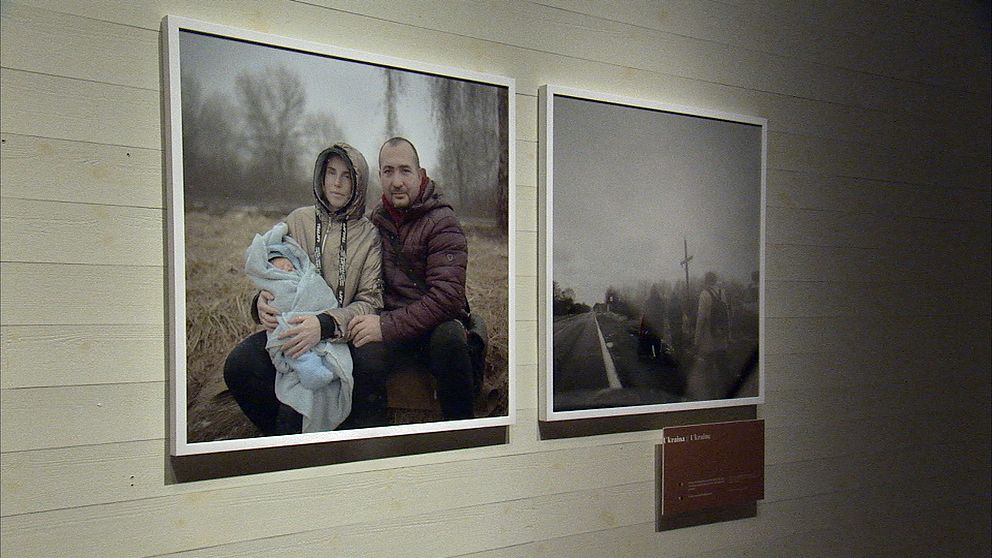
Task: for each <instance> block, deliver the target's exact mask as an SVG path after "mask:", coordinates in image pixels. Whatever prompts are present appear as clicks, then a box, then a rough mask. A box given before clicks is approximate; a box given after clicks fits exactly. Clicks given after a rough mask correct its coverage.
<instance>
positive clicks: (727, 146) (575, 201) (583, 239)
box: [552, 95, 761, 304]
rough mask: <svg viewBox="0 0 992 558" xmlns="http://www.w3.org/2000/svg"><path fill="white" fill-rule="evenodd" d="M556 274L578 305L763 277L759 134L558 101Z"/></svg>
mask: <svg viewBox="0 0 992 558" xmlns="http://www.w3.org/2000/svg"><path fill="white" fill-rule="evenodd" d="M553 119H554V137H553V150H554V153H553V160H554V177H553V189H554V190H553V194H554V199H553V241H554V242H553V245H554V247H553V254H554V255H553V262H552V265H553V270H552V277H553V279H554V280H556V281H558V282H559V284H560V285H561V287H562V288H568V287H571V288H573V289H574V290H575V294H576V301H578V302H585V303H587V304H593V303H595V302H601V301H602V300H603V296H604V294H605V292H606V289H607V288H608V287H609V286H610V285H613V286H615V287H621V286H622V285H625V284H626V285H631V286H635V285H636V284H637V282H639V281H642V280H647V281H650V282H656V281H660V280H668V281H670V282H671V283H672V284H674V283H675V282H676V281H678V280H679V279H684V278H685V272H684V271H683V268H682V267H681V266H680V265H679V262H680V261H681V260H682V259H683V241H682V239H683V236H684V237H685V238H686V240H687V241H688V245H689V254H690V255H691V256H692V258H693V259H692V261H691V263H690V265H689V272H690V275H691V276H693V277H697V276H701V275H702V274H703V273H705V272H706V271H715V272H717V274H718V275H719V276H720V279H721V280H726V279H734V280H736V281H738V282H740V283H742V284H744V285H746V284H748V282H749V281H750V277H751V273H752V272H753V271H757V270H758V269H759V257H760V256H759V238H760V221H761V128H760V127H759V126H755V125H750V124H742V123H738V122H728V121H721V120H713V119H706V118H701V117H696V116H687V115H684V114H677V113H666V112H661V111H656V110H648V109H642V108H636V107H630V106H622V105H614V104H609V103H604V102H598V101H590V100H584V99H575V98H570V97H564V96H561V95H556V96H555V98H554V114H553Z"/></svg>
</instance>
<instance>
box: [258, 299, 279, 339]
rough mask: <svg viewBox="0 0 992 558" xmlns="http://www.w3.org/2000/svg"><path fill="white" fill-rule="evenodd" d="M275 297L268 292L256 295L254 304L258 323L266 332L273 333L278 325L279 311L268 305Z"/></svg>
mask: <svg viewBox="0 0 992 558" xmlns="http://www.w3.org/2000/svg"><path fill="white" fill-rule="evenodd" d="M274 298H275V295H273V294H272V293H270V292H269V291H262V292H260V293H258V302H257V303H256V304H255V308H256V309H257V310H258V321H260V322H262V327H264V328H265V329H266V330H267V331H273V330H274V329H275V328H276V326H278V325H279V320H278V319H277V317H278V316H279V309H278V308H276V307H275V306H272V305H271V304H270V303H271V302H272V299H274Z"/></svg>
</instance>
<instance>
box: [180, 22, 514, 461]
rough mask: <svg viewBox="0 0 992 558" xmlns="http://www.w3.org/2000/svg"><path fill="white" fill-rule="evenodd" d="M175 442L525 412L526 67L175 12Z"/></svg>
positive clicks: (270, 443) (360, 429) (374, 428)
mask: <svg viewBox="0 0 992 558" xmlns="http://www.w3.org/2000/svg"><path fill="white" fill-rule="evenodd" d="M162 31H163V32H162V37H163V38H162V41H163V43H162V48H163V56H162V72H163V83H164V87H165V90H164V92H163V97H164V112H163V119H164V123H163V124H164V128H165V161H166V162H165V170H166V172H165V174H166V176H165V180H166V186H167V201H166V209H167V213H168V216H167V226H168V229H169V230H168V238H169V242H168V259H167V261H168V276H169V279H170V282H169V297H170V304H169V308H170V324H169V336H170V347H171V354H170V368H171V370H170V374H171V398H172V401H171V423H172V424H171V429H172V431H171V442H172V443H171V451H172V454H173V455H176V456H184V455H193V454H208V453H214V452H224V451H232V450H247V449H255V448H270V447H276V446H289V445H298V444H307V443H317V442H335V441H345V440H361V439H366V438H378V437H394V436H402V435H407V434H420V433H439V432H444V431H455V430H466V429H479V428H487V427H499V426H505V425H509V424H511V423H512V422H513V420H514V389H513V386H514V371H513V368H514V365H513V363H514V358H513V336H514V304H513V296H514V293H513V280H512V278H513V275H514V270H513V266H514V263H513V262H514V253H513V251H514V215H513V207H514V202H513V200H514V197H515V186H514V172H513V169H514V139H515V132H514V122H515V116H514V112H515V111H514V82H513V80H512V79H509V78H506V77H501V76H496V75H490V74H483V73H478V72H473V71H468V70H462V69H458V68H450V67H442V66H436V65H432V64H426V63H420V62H415V61H410V60H403V59H398V58H393V57H389V56H381V55H376V54H369V53H364V52H357V51H353V50H347V49H343V48H338V47H335V46H331V45H325V44H319V43H313V42H307V41H301V40H295V39H291V38H287V37H279V36H274V35H268V34H263V33H257V32H253V31H248V30H242V29H234V28H230V27H225V26H221V25H215V24H210V23H206V22H200V21H194V20H189V19H185V18H181V17H174V16H168V17H166V18H165V19H164V20H163V23H162Z"/></svg>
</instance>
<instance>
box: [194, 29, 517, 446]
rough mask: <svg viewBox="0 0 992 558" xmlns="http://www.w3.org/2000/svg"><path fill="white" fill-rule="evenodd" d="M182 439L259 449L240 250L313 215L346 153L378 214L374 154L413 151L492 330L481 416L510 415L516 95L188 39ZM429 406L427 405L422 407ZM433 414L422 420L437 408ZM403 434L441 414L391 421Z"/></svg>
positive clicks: (415, 413) (423, 412) (411, 413)
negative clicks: (241, 383)
mask: <svg viewBox="0 0 992 558" xmlns="http://www.w3.org/2000/svg"><path fill="white" fill-rule="evenodd" d="M179 35H180V48H179V51H180V75H181V100H182V102H181V107H182V163H183V184H182V188H183V200H184V211H183V230H184V233H185V236H184V241H185V263H186V270H185V271H186V293H185V295H186V336H187V339H186V344H187V362H186V370H187V371H186V384H187V390H186V392H187V401H188V405H187V424H188V436H189V440H190V441H191V442H198V441H210V440H221V439H236V438H247V437H253V436H257V435H259V434H260V433H259V432H258V431H257V430H255V429H254V427H253V426H252V424H251V423H250V422H249V421H248V420H247V418H246V417H245V415H244V413H242V412H241V411H240V409H239V408H238V407H237V404H236V403H235V402H234V400H233V398H232V397H231V395H230V393H229V392H228V391H227V389H226V385H225V383H224V380H223V377H222V369H223V363H224V359H225V358H226V356H227V354H228V353H229V352H230V351H231V349H232V348H233V347H234V346H235V345H236V344H237V343H238V342H240V340H241V339H243V338H244V337H245V336H247V335H249V334H250V333H252V332H253V331H254V330H255V328H256V327H257V326H256V325H255V324H254V323H252V320H251V318H250V311H249V305H250V304H251V301H252V297H253V295H254V294H255V287H254V286H253V285H252V284H251V282H250V281H249V280H248V278H247V277H246V276H245V274H244V265H245V249H246V248H247V247H248V245H249V243H250V242H251V240H252V238H253V236H254V235H255V234H256V233H262V232H265V231H266V230H268V229H269V228H271V227H272V226H273V225H274V224H275V223H276V222H278V221H279V220H281V219H283V218H284V217H285V216H286V215H287V214H288V213H289V212H290V211H291V210H293V209H295V208H297V207H301V206H306V205H312V204H313V203H314V200H313V193H312V192H313V173H314V161H315V159H316V157H317V154H318V153H320V152H321V151H322V150H323V149H325V148H327V147H330V146H331V145H333V144H334V143H337V142H341V141H344V142H347V143H349V144H351V145H352V146H354V147H356V148H357V149H358V150H360V151H361V152H362V153H363V154H364V156H365V158H366V160H367V161H368V165H369V175H370V176H369V187H368V192H367V194H366V202H367V204H366V211H367V212H371V211H372V210H373V209H374V208H375V207H376V206H377V205H378V204H379V202H380V198H381V192H382V190H381V187H380V186H379V180H378V160H377V158H378V150H379V146H380V145H381V144H382V143H383V142H384V141H385V140H386V139H388V138H390V137H393V136H404V137H406V138H408V139H410V140H411V141H412V142H413V143H414V145H415V146H416V147H417V150H418V152H419V155H420V162H421V165H422V166H423V167H424V168H425V169H426V170H427V172H428V175H429V176H430V177H431V178H433V179H434V180H435V182H436V183H437V184H438V185H439V189H440V191H442V192H443V193H444V196H445V199H446V200H447V201H448V202H449V203H451V205H452V206H453V207H454V208H455V211H456V213H457V215H458V217H459V220H460V221H461V223H462V226H463V228H464V230H465V234H466V237H467V238H468V244H469V263H468V276H467V280H466V291H467V296H468V299H469V303H470V305H471V309H472V312H473V314H474V315H477V316H480V317H481V318H482V319H484V320H485V322H486V324H487V326H488V335H489V350H488V354H487V359H486V370H485V378H484V380H483V386H482V387H481V389H480V390H479V395H478V397H477V401H476V416H477V417H485V416H505V415H506V414H507V413H508V407H507V405H508V390H509V381H508V374H509V367H508V350H509V347H508V325H509V324H508V298H509V297H508V288H509V278H508V269H509V266H508V252H509V241H508V238H509V237H508V230H507V227H508V222H509V219H508V215H509V213H508V212H509V203H510V202H509V191H508V188H509V170H508V154H509V141H508V137H509V136H508V132H509V131H508V126H509V119H508V102H509V101H510V99H509V98H508V94H509V89H508V88H507V87H502V86H497V85H492V84H485V83H477V82H472V81H468V80H464V79H458V78H451V77H445V76H436V75H430V74H426V73H421V72H415V71H410V70H404V69H396V68H387V67H384V66H380V65H376V64H371V63H366V62H360V61H355V60H349V59H343V58H334V57H330V56H324V55H318V54H314V53H309V52H300V51H294V50H290V49H286V48H279V47H275V46H271V45H263V44H256V43H251V42H248V41H243V40H237V39H232V38H224V37H217V36H212V35H207V34H203V33H198V32H191V31H180V33H179ZM429 396H430V394H429V393H428V395H427V397H428V398H429ZM428 407H429V406H428ZM390 412H391V420H392V421H393V423H395V424H400V423H412V422H426V421H433V420H439V419H440V415H439V411H437V412H435V411H434V410H433V409H431V408H427V409H421V408H418V409H412V410H411V409H408V408H403V409H400V408H397V409H390Z"/></svg>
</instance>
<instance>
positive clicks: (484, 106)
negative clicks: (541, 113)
mask: <svg viewBox="0 0 992 558" xmlns="http://www.w3.org/2000/svg"><path fill="white" fill-rule="evenodd" d="M501 96H502V90H501V89H500V88H497V87H494V86H488V85H482V84H475V83H471V82H467V81H459V80H454V79H439V80H436V81H435V82H434V85H433V97H434V105H433V114H434V118H435V120H436V121H437V123H438V132H439V139H440V144H441V149H440V154H439V157H440V160H439V169H438V170H439V174H440V176H441V177H442V178H443V182H444V183H445V187H446V191H447V192H449V195H452V196H453V198H454V200H453V202H454V203H453V205H456V207H457V208H458V209H459V211H461V212H463V213H465V214H468V215H474V216H479V217H486V218H491V219H492V218H495V219H497V220H498V219H499V218H500V217H501V215H500V211H499V210H498V208H497V206H498V205H500V200H499V192H500V188H501V186H500V182H501V181H505V180H506V176H508V170H505V169H501V167H505V166H506V164H507V162H506V161H504V160H503V158H504V157H505V155H502V154H501V152H502V151H503V149H504V147H505V141H503V142H501V137H500V136H501V135H502V131H501V130H500V129H499V127H500V125H499V123H498V122H499V121H501V116H500V108H499V98H500V97H501ZM503 205H505V204H503Z"/></svg>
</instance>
